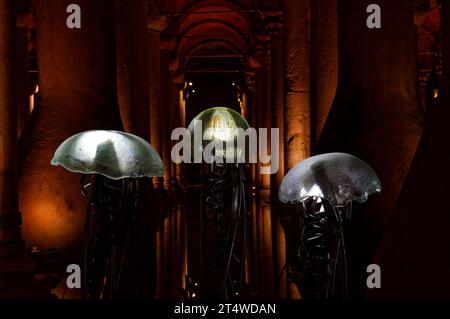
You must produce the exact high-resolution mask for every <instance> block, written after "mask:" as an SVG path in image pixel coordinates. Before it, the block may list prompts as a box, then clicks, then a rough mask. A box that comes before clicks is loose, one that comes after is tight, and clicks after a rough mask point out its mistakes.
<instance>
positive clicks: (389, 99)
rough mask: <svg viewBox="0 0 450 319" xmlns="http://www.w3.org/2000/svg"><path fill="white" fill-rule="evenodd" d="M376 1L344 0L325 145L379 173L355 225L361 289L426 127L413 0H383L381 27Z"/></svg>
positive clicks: (351, 242)
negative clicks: (374, 20) (377, 189)
mask: <svg viewBox="0 0 450 319" xmlns="http://www.w3.org/2000/svg"><path fill="white" fill-rule="evenodd" d="M372 3H373V1H370V0H342V1H340V2H339V85H338V90H337V94H336V98H335V100H334V103H333V107H332V109H331V111H330V114H329V116H328V119H327V122H326V125H325V127H324V129H323V131H322V134H321V136H320V140H319V144H318V152H333V151H339V152H347V153H351V154H353V155H355V156H358V157H360V158H362V159H363V160H365V161H366V162H368V163H369V164H370V165H371V166H372V167H373V168H374V170H375V171H376V172H377V174H378V176H379V178H380V181H381V185H382V188H383V189H382V192H381V194H379V195H377V196H372V197H371V198H370V200H369V201H368V202H367V203H365V204H364V205H360V206H358V207H355V210H358V211H355V213H354V214H353V216H354V218H353V219H352V223H351V226H350V227H349V228H348V231H347V235H348V236H347V237H348V241H347V242H348V248H349V258H351V259H352V263H350V264H349V267H350V270H349V273H350V274H351V276H352V277H351V278H350V280H349V283H350V286H351V288H352V290H354V291H353V292H352V293H353V294H359V293H361V290H362V289H365V278H367V274H366V272H365V268H366V267H367V265H368V264H370V263H371V262H372V258H373V255H374V254H375V250H376V247H377V245H378V241H379V239H380V236H381V234H382V233H383V232H384V229H385V227H386V226H387V225H389V224H390V223H391V220H390V219H391V216H392V213H393V211H394V207H395V205H396V203H397V198H398V196H399V194H400V191H401V189H402V186H403V183H404V180H405V177H406V175H407V172H408V170H409V166H410V163H411V160H412V159H413V157H414V154H415V152H416V147H417V144H418V142H419V140H420V138H421V135H422V131H423V114H422V110H421V107H420V104H419V97H418V84H417V72H416V37H415V27H414V23H413V21H414V1H413V0H398V1H389V0H379V1H377V4H378V5H379V6H380V8H381V28H380V29H370V28H368V27H367V24H366V19H367V17H369V14H368V13H367V12H366V11H367V7H368V6H369V5H370V4H372Z"/></svg>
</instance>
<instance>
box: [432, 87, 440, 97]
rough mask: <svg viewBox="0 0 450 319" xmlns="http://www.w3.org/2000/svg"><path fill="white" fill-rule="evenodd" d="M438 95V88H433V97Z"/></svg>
mask: <svg viewBox="0 0 450 319" xmlns="http://www.w3.org/2000/svg"><path fill="white" fill-rule="evenodd" d="M438 96H439V90H438V89H434V90H433V98H435V99H437V97H438Z"/></svg>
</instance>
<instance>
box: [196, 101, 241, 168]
mask: <svg viewBox="0 0 450 319" xmlns="http://www.w3.org/2000/svg"><path fill="white" fill-rule="evenodd" d="M248 128H249V125H248V123H247V121H246V120H245V119H244V118H243V117H242V115H240V114H239V113H238V112H236V111H234V110H232V109H230V108H227V107H213V108H210V109H207V110H205V111H203V112H201V113H200V114H198V115H197V116H196V117H195V118H194V119H193V120H192V121H191V123H190V124H189V127H188V130H189V133H190V134H191V138H192V151H193V153H194V152H198V153H200V154H202V153H203V151H204V149H205V147H207V145H208V144H210V143H211V142H214V143H215V144H216V145H218V146H220V145H223V147H222V148H220V147H219V148H216V149H215V156H218V157H222V158H223V159H224V160H225V161H226V162H238V161H239V159H241V160H242V161H245V158H244V157H245V154H247V153H248V151H247V150H248V143H247V142H246V140H245V138H243V139H242V140H240V139H239V138H238V137H239V136H240V134H242V135H241V136H242V137H243V132H244V131H245V130H247V129H248ZM199 135H200V136H199ZM195 139H201V142H200V143H198V142H197V143H196V142H195ZM199 141H200V140H199ZM242 142H243V143H242Z"/></svg>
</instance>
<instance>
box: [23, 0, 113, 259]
mask: <svg viewBox="0 0 450 319" xmlns="http://www.w3.org/2000/svg"><path fill="white" fill-rule="evenodd" d="M70 3H71V1H61V0H49V1H47V0H46V1H39V2H38V4H37V23H38V38H39V42H38V59H39V68H40V89H41V97H42V100H41V105H40V110H39V112H38V114H37V118H36V121H35V122H34V123H33V127H32V129H31V130H30V133H29V134H28V136H26V137H25V138H24V140H23V141H24V143H23V145H21V148H22V150H23V154H22V165H21V176H20V182H19V187H20V209H21V211H22V213H23V221H24V224H23V234H24V238H25V239H26V242H27V244H28V245H39V247H40V249H46V248H49V247H57V248H59V249H61V250H63V251H64V250H67V249H69V248H71V247H75V250H76V252H79V250H80V248H79V247H81V246H80V243H81V236H82V230H83V222H84V215H85V209H86V202H85V201H83V200H82V197H81V194H80V182H79V180H80V175H79V174H74V173H70V172H68V171H66V170H64V169H63V168H61V167H57V168H55V167H53V166H51V165H50V160H51V158H52V156H53V153H54V151H55V150H56V148H57V147H58V145H59V144H60V143H61V142H62V141H64V140H65V139H66V138H68V137H69V136H71V135H73V134H75V133H78V132H81V131H85V130H88V129H121V127H120V119H119V115H118V110H117V106H116V105H117V102H116V96H115V87H116V85H115V55H114V48H115V46H114V34H113V32H111V30H114V25H113V23H114V20H113V19H111V16H112V15H113V12H112V9H113V7H112V6H111V5H109V4H110V2H109V1H95V2H93V1H87V0H84V1H79V3H78V4H79V5H80V6H81V7H82V16H81V18H82V22H81V23H82V28H81V29H72V30H70V29H68V28H67V27H66V17H67V14H66V7H67V5H68V4H70ZM108 11H110V12H109V13H108ZM56 39H57V40H56Z"/></svg>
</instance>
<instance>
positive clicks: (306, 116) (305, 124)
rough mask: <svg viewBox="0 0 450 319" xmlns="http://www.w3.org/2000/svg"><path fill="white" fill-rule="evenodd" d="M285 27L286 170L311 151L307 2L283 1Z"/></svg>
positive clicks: (301, 0) (300, 0) (302, 0)
mask: <svg viewBox="0 0 450 319" xmlns="http://www.w3.org/2000/svg"><path fill="white" fill-rule="evenodd" d="M282 5H283V10H284V17H285V24H286V30H287V33H286V41H285V50H286V51H285V76H286V97H285V98H286V109H285V152H286V171H288V170H289V169H291V168H292V167H294V166H295V165H296V164H297V163H298V162H299V161H301V160H303V159H305V158H306V157H308V156H309V152H310V135H311V134H310V128H311V123H310V120H311V109H310V93H309V90H310V81H309V76H310V70H309V35H308V32H309V30H308V2H307V1H306V0H299V1H290V0H285V1H283V2H282Z"/></svg>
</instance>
